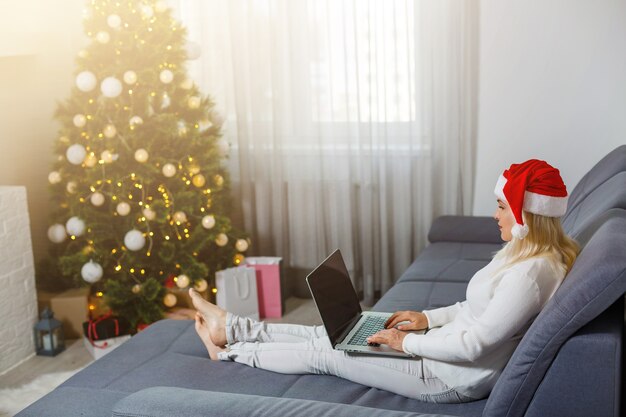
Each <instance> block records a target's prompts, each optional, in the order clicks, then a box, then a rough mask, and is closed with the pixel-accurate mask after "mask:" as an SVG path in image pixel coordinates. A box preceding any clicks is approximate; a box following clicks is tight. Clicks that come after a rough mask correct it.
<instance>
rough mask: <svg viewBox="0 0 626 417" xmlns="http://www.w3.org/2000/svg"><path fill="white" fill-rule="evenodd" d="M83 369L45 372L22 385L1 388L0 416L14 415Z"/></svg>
mask: <svg viewBox="0 0 626 417" xmlns="http://www.w3.org/2000/svg"><path fill="white" fill-rule="evenodd" d="M81 369H82V368H79V369H75V370H73V371H67V372H54V373H50V374H44V375H40V376H38V377H37V378H35V379H34V380H32V381H31V382H29V383H28V384H24V385H22V386H21V387H18V388H4V389H0V416H1V417H5V416H7V417H8V416H14V415H15V414H17V413H18V412H20V411H21V410H23V409H24V408H26V407H27V406H29V405H30V404H32V403H34V402H35V401H37V400H38V399H40V398H41V397H43V396H44V395H46V394H47V393H49V392H50V391H52V390H53V389H55V388H56V387H57V386H59V385H60V384H62V383H63V382H65V380H67V379H68V378H69V377H71V376H72V375H74V374H75V373H76V372H78V371H80V370H81Z"/></svg>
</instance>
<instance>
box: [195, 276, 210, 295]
mask: <svg viewBox="0 0 626 417" xmlns="http://www.w3.org/2000/svg"><path fill="white" fill-rule="evenodd" d="M193 287H194V288H195V289H196V291H198V292H203V291H206V289H207V288H209V283H208V282H206V279H200V280H198V281H197V282H196V283H195V284H194V286H193Z"/></svg>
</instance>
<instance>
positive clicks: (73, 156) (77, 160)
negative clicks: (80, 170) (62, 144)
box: [65, 143, 87, 165]
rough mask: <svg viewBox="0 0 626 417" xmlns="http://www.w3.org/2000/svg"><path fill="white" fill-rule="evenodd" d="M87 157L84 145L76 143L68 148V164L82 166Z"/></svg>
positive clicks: (66, 155)
mask: <svg viewBox="0 0 626 417" xmlns="http://www.w3.org/2000/svg"><path fill="white" fill-rule="evenodd" d="M86 156H87V150H86V149H85V147H84V146H83V145H81V144H78V143H75V144H73V145H72V146H70V147H69V148H67V151H66V152H65V157H66V158H67V160H68V162H69V163H70V164H73V165H80V164H82V163H83V161H84V160H85V157H86Z"/></svg>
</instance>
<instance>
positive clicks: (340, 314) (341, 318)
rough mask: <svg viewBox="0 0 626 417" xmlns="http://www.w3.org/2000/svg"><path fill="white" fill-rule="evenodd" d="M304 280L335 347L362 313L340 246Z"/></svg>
mask: <svg viewBox="0 0 626 417" xmlns="http://www.w3.org/2000/svg"><path fill="white" fill-rule="evenodd" d="M306 280H307V283H308V284H309V289H310V290H311V294H312V295H313V299H314V300H315V304H316V305H317V309H318V310H319V312H320V316H321V317H322V321H323V322H324V327H325V328H326V333H328V336H329V337H330V341H331V343H332V344H333V346H334V345H335V344H336V343H337V338H338V337H339V336H341V333H342V332H343V331H344V330H345V328H346V327H347V326H348V325H349V324H350V323H351V322H352V321H353V320H354V319H355V317H357V316H358V315H359V314H361V305H360V304H359V298H358V296H357V294H356V291H354V287H353V286H352V282H351V281H350V275H349V274H348V270H347V268H346V264H345V263H344V261H343V257H342V256H341V252H340V251H339V249H337V250H336V251H335V252H333V253H332V254H331V255H330V256H329V257H328V258H326V260H325V261H324V262H322V263H321V264H320V265H319V266H318V267H317V268H315V269H314V270H313V272H311V273H310V274H309V275H308V276H307V278H306Z"/></svg>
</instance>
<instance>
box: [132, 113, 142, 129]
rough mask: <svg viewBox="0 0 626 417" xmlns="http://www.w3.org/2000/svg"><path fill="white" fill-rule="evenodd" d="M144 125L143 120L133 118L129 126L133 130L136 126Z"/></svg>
mask: <svg viewBox="0 0 626 417" xmlns="http://www.w3.org/2000/svg"><path fill="white" fill-rule="evenodd" d="M142 123H143V119H142V118H141V117H139V116H133V117H131V118H130V120H129V121H128V124H129V125H130V127H131V128H134V127H135V126H137V125H140V124H142Z"/></svg>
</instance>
